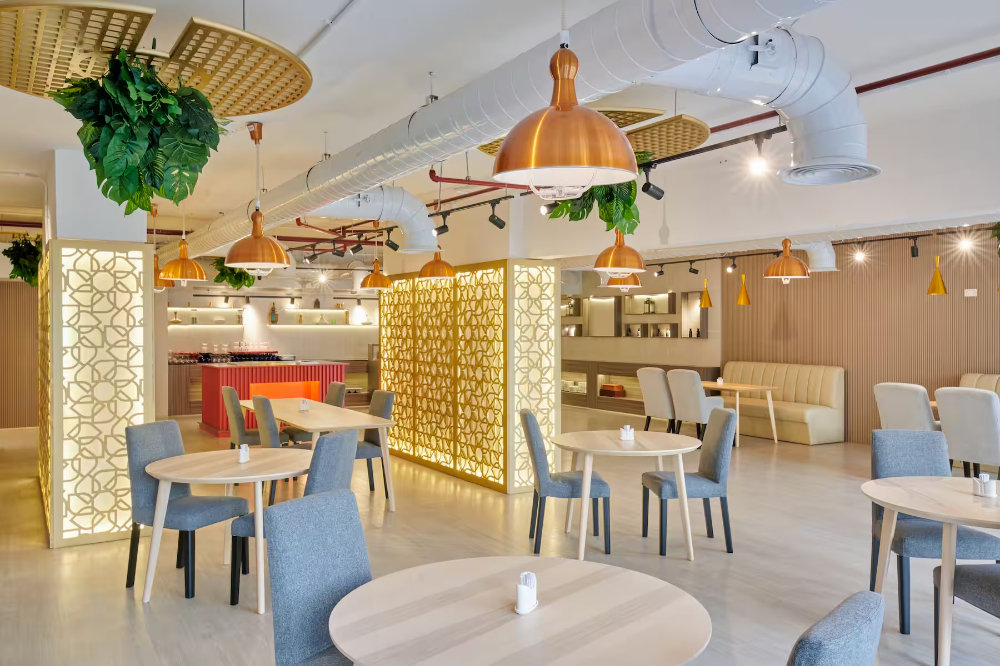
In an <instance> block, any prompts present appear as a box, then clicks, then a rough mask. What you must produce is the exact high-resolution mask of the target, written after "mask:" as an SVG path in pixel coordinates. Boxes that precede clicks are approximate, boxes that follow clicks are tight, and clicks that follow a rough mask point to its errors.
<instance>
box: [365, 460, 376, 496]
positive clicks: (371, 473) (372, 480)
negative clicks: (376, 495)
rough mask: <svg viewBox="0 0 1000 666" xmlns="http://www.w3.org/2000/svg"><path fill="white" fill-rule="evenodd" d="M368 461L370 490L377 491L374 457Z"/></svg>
mask: <svg viewBox="0 0 1000 666" xmlns="http://www.w3.org/2000/svg"><path fill="white" fill-rule="evenodd" d="M365 462H366V463H368V491H369V492H375V470H373V469H372V459H371V458H368V459H367V460H365Z"/></svg>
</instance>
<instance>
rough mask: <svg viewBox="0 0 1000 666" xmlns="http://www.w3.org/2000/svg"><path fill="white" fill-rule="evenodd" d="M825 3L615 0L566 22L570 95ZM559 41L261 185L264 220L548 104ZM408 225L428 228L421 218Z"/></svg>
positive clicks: (210, 245)
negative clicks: (574, 68) (576, 67)
mask: <svg viewBox="0 0 1000 666" xmlns="http://www.w3.org/2000/svg"><path fill="white" fill-rule="evenodd" d="M828 4H831V0H619V1H618V2H616V3H615V4H613V5H609V6H608V7H605V8H604V9H603V10H601V11H600V12H598V13H596V14H594V15H593V16H590V17H589V18H586V19H584V20H583V21H580V22H579V23H577V24H576V25H574V26H573V27H572V28H570V31H569V33H570V43H571V46H572V48H573V51H574V52H575V53H576V54H577V56H578V57H579V60H580V73H579V75H578V76H577V79H576V90H577V96H578V97H579V99H580V101H581V102H589V101H593V100H596V99H600V98H601V97H604V96H605V95H609V94H611V93H615V92H618V91H620V90H623V89H625V88H628V87H629V86H631V85H633V84H635V83H639V82H642V81H644V80H647V79H649V77H651V76H653V75H656V74H657V73H659V72H663V71H666V70H669V69H671V68H674V67H677V66H678V65H681V64H684V63H686V62H690V61H692V60H696V59H698V58H701V57H702V56H705V55H707V54H709V53H712V52H713V51H716V50H718V49H723V48H725V47H727V46H730V45H731V44H734V43H736V42H739V41H740V40H743V39H746V38H747V37H748V36H750V35H751V34H755V33H758V32H760V31H762V30H765V29H767V28H768V27H770V26H773V25H775V24H777V23H778V22H781V21H789V20H791V19H794V18H797V17H799V16H802V15H804V14H807V13H809V12H811V11H813V10H814V9H818V8H820V7H823V6H825V5H828ZM559 41H560V39H559V37H558V36H553V37H552V38H551V39H549V40H547V41H545V42H543V43H542V44H539V45H538V46H536V47H535V48H533V49H531V50H530V51H527V52H525V53H522V54H521V55H520V56H518V57H517V58H515V59H513V60H511V61H510V62H508V63H506V64H504V65H501V66H500V67H498V68H497V69H495V70H493V71H492V72H490V73H489V74H486V75H485V76H482V77H480V78H479V79H477V80H475V81H473V82H472V83H469V84H467V85H465V86H463V87H462V88H459V89H458V90H456V91H455V92H453V93H451V94H450V95H446V96H444V97H442V98H441V99H439V100H438V101H437V102H435V103H433V104H430V105H428V106H426V107H423V108H421V109H418V110H417V111H415V112H414V113H412V114H410V115H409V116H407V117H406V118H403V119H402V120H400V121H398V122H396V123H394V124H393V125H390V126H389V127H387V128H385V129H383V130H382V131H380V132H378V133H377V134H375V135H373V136H371V137H369V138H367V139H365V140H363V141H361V142H359V143H357V144H355V145H353V146H351V147H350V148H347V149H345V150H343V151H341V152H339V153H337V154H336V155H334V156H333V157H331V158H330V159H328V160H325V161H323V162H320V163H319V164H317V165H315V166H313V167H312V168H310V169H309V170H308V171H306V172H305V173H302V174H300V175H298V176H296V177H294V178H292V179H291V180H289V181H286V182H285V183H283V184H281V185H279V186H278V187H275V188H273V189H271V190H269V191H268V192H266V193H265V194H264V195H263V196H262V197H261V211H262V212H263V213H264V220H265V222H264V224H265V227H266V228H273V227H275V226H277V225H280V224H282V223H284V222H286V221H288V220H291V219H294V218H295V217H299V216H302V215H305V214H308V213H312V212H313V211H315V210H316V209H317V208H320V207H322V206H325V205H326V204H329V203H331V202H335V201H339V200H341V199H344V198H346V197H350V196H353V195H356V194H359V193H361V192H365V191H366V190H370V189H371V188H373V187H377V186H378V185H380V184H381V183H384V182H386V181H388V180H391V179H393V178H399V177H400V176H403V175H405V174H407V173H410V172H412V171H415V170H417V169H422V168H424V167H426V166H428V165H430V164H433V163H435V162H440V161H442V160H445V159H447V158H449V157H451V156H453V155H457V154H460V153H462V152H463V151H466V150H469V149H471V148H475V147H476V146H480V145H482V144H484V143H488V142H490V141H492V140H494V139H496V138H498V137H501V136H503V135H505V134H506V133H507V132H508V131H509V130H510V129H511V128H512V127H513V126H514V125H515V124H516V123H517V122H518V121H520V120H521V119H522V118H524V117H525V116H527V115H528V114H529V113H531V112H533V111H536V110H538V109H541V108H543V107H545V106H548V104H549V100H550V97H551V93H552V78H551V76H550V75H549V59H550V58H551V57H552V54H553V53H554V52H555V51H556V49H557V48H559ZM698 87H701V86H700V85H699V86H698ZM248 208H249V205H246V206H241V207H240V208H238V209H236V210H234V211H231V212H229V213H227V214H226V215H224V216H223V217H221V218H219V219H218V220H216V221H215V222H213V223H212V224H211V225H209V226H208V227H207V228H206V229H203V230H199V231H198V232H197V233H193V234H191V237H190V238H189V240H188V242H189V244H190V252H191V256H198V255H202V254H207V253H210V252H213V251H215V250H216V249H217V248H219V247H221V246H223V245H226V244H227V243H231V242H233V241H235V240H236V239H238V238H240V237H242V236H245V235H246V234H247V233H248V232H249V230H250V223H249V217H248ZM418 226H419V228H420V229H421V230H422V231H423V230H429V228H428V226H425V224H424V223H423V222H421V223H420V224H419V225H414V228H416V227H418ZM174 247H175V246H171V247H170V248H169V249H168V248H164V250H161V252H160V260H161V261H168V260H169V259H170V258H172V257H174V256H175V254H176V252H175V250H174Z"/></svg>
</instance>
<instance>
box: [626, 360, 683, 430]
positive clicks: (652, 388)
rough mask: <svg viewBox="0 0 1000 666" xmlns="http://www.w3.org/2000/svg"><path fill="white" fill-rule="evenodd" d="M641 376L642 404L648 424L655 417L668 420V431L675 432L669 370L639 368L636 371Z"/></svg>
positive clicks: (647, 425) (647, 428) (637, 375)
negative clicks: (668, 377)
mask: <svg viewBox="0 0 1000 666" xmlns="http://www.w3.org/2000/svg"><path fill="white" fill-rule="evenodd" d="M635 375H636V377H638V378H639V390H640V391H642V405H643V409H644V411H645V412H646V426H645V427H644V428H643V430H649V423H650V421H652V420H653V419H654V418H656V419H664V420H666V422H667V432H674V400H673V398H672V397H670V386H669V384H667V371H666V370H664V369H663V368H639V369H638V370H636V373H635Z"/></svg>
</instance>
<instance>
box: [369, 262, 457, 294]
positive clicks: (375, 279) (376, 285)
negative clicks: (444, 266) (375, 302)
mask: <svg viewBox="0 0 1000 666" xmlns="http://www.w3.org/2000/svg"><path fill="white" fill-rule="evenodd" d="M442 263H444V262H442ZM361 288H362V289H392V280H390V279H389V278H388V277H386V276H385V275H383V274H382V271H381V269H380V268H379V264H378V259H376V260H375V265H374V266H373V267H372V272H371V273H369V274H368V275H366V276H365V277H364V279H363V280H361Z"/></svg>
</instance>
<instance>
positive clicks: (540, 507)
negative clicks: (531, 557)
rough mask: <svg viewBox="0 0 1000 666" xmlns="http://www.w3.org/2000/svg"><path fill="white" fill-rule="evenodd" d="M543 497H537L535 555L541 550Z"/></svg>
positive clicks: (543, 519) (543, 517) (543, 513)
mask: <svg viewBox="0 0 1000 666" xmlns="http://www.w3.org/2000/svg"><path fill="white" fill-rule="evenodd" d="M545 499H546V498H545V497H539V498H538V525H537V526H536V527H535V555H538V553H539V552H541V550H542V526H543V525H544V524H545Z"/></svg>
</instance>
